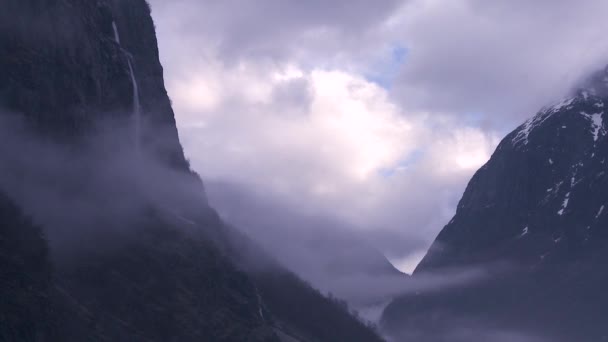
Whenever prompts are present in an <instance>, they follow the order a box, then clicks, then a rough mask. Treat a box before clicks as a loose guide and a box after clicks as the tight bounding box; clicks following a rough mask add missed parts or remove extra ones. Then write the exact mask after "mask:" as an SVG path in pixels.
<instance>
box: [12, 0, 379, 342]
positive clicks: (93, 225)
mask: <svg viewBox="0 0 608 342" xmlns="http://www.w3.org/2000/svg"><path fill="white" fill-rule="evenodd" d="M2 8H3V10H2V11H0V26H1V29H0V114H1V115H0V131H1V132H0V159H1V160H0V165H1V166H2V167H0V192H1V193H3V194H5V195H2V197H1V198H0V219H1V221H0V247H2V250H1V252H0V263H2V268H1V272H2V274H1V275H2V277H0V298H2V300H0V309H1V310H2V311H1V312H0V340H2V341H252V342H253V341H282V340H288V341H293V340H294V339H295V340H299V341H362V342H363V341H381V339H380V338H379V337H378V335H377V334H376V333H375V332H374V331H373V330H372V329H370V328H368V327H367V326H366V325H365V324H363V323H361V322H360V321H359V320H357V319H356V318H355V317H353V316H352V315H351V314H350V312H349V310H348V308H347V307H345V306H344V305H343V303H341V302H339V301H336V300H332V299H328V298H325V297H324V296H323V295H321V293H319V292H318V291H317V290H315V289H313V288H312V287H311V286H309V285H308V284H306V283H305V282H303V281H301V280H300V279H299V278H297V277H296V276H294V275H293V274H292V273H291V272H290V271H288V270H287V269H285V268H284V267H283V266H282V265H281V263H280V262H279V261H275V260H274V259H272V258H271V257H268V256H267V255H266V253H265V252H264V251H263V250H262V249H261V248H259V247H257V245H256V244H254V243H253V242H252V241H250V240H249V239H248V238H246V237H245V236H243V235H242V234H241V233H240V232H239V231H237V230H235V229H232V228H231V227H229V226H227V225H226V224H224V222H223V221H222V220H221V218H220V217H219V216H218V215H217V213H216V212H215V210H214V209H213V208H211V207H210V206H209V204H208V202H207V199H206V196H205V191H204V188H203V184H202V181H201V180H200V178H199V177H198V175H196V174H195V173H194V172H192V171H191V170H190V167H189V165H188V162H187V160H186V158H185V156H184V153H183V150H182V147H181V144H180V141H179V137H178V132H177V128H176V125H175V118H174V113H173V111H172V109H171V102H170V100H169V97H168V95H167V92H166V90H165V87H164V81H163V70H162V66H161V64H160V62H159V58H158V49H157V42H156V35H155V30H154V23H153V21H152V18H151V16H150V7H149V5H148V4H147V2H146V1H145V0H128V1H127V0H3V1H2Z"/></svg>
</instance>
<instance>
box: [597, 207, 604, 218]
mask: <svg viewBox="0 0 608 342" xmlns="http://www.w3.org/2000/svg"><path fill="white" fill-rule="evenodd" d="M603 213H604V206H603V205H602V206H601V207H600V210H599V211H598V212H597V215H595V219H598V218H600V216H602V214H603Z"/></svg>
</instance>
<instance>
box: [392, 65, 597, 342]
mask: <svg viewBox="0 0 608 342" xmlns="http://www.w3.org/2000/svg"><path fill="white" fill-rule="evenodd" d="M607 70H608V69H607ZM607 105H608V71H602V72H597V73H595V74H594V75H593V76H591V77H590V78H589V80H588V81H587V82H585V85H584V86H583V87H581V88H580V89H578V90H577V91H576V92H575V93H574V95H573V96H572V97H571V98H568V99H565V100H563V101H561V102H559V103H557V104H555V105H553V106H550V107H546V108H543V109H542V110H541V111H540V112H539V113H538V114H536V115H535V116H534V117H533V118H531V119H530V120H528V121H526V122H525V123H524V124H523V125H521V126H520V127H518V128H517V129H516V130H515V131H513V132H512V133H510V134H509V135H508V136H507V137H506V138H505V139H504V140H503V141H502V142H501V143H500V144H499V146H498V148H497V149H496V151H495V152H494V154H493V155H492V157H491V159H490V160H489V162H488V163H487V164H486V165H484V166H483V167H482V168H481V169H480V170H479V171H478V172H477V173H476V174H475V175H474V177H473V178H472V180H471V181H470V183H469V185H468V187H467V189H466V191H465V193H464V195H463V197H462V199H461V201H460V203H459V204H458V208H457V212H456V215H455V216H454V218H453V219H452V220H451V221H450V222H449V223H448V225H447V226H445V228H444V229H443V230H442V231H441V233H440V234H439V236H438V237H437V239H436V241H435V242H434V243H433V245H432V247H431V248H430V250H429V252H428V253H427V255H426V256H425V257H424V259H423V260H422V262H421V263H420V265H419V266H418V268H417V269H416V271H415V272H414V278H415V277H416V276H423V275H424V274H435V275H439V276H441V275H447V274H448V273H449V272H450V271H451V272H454V271H456V272H464V271H466V270H477V271H478V272H477V273H479V274H481V276H479V277H476V278H475V279H471V280H470V281H468V282H467V283H466V284H461V285H460V286H453V287H450V288H444V289H441V290H437V291H433V292H431V291H426V292H420V293H417V294H413V295H408V296H402V297H400V298H398V299H396V300H394V301H393V303H391V305H390V306H389V307H388V308H387V309H386V310H385V312H384V315H383V326H384V328H385V329H387V330H388V331H390V332H391V334H392V335H393V336H394V337H395V338H396V339H397V340H404V341H405V340H414V341H415V340H420V338H422V339H423V340H425V341H471V340H489V341H493V340H495V341H603V340H606V339H607V338H608V328H607V327H606V325H605V324H604V322H606V319H608V299H607V297H606V295H605V289H606V287H607V286H608V271H606V267H605V266H604V265H605V261H606V260H608V231H607V230H606V229H607V228H608V212H606V209H608V208H607V207H606V206H608V175H607V174H606V171H607V164H606V160H607V159H608V138H607V128H608V125H606V121H607V120H608V116H607V115H606V114H605V106H607ZM417 338H418V339H417Z"/></svg>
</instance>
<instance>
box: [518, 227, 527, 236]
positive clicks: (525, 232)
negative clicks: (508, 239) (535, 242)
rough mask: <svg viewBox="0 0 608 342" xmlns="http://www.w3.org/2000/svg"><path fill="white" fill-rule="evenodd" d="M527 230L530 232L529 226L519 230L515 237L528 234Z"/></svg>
mask: <svg viewBox="0 0 608 342" xmlns="http://www.w3.org/2000/svg"><path fill="white" fill-rule="evenodd" d="M529 232H530V228H529V227H526V228H524V229H523V230H522V231H521V234H520V235H519V236H518V237H517V238H522V237H524V236H526V235H528V233H529Z"/></svg>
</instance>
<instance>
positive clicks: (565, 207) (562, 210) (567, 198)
mask: <svg viewBox="0 0 608 342" xmlns="http://www.w3.org/2000/svg"><path fill="white" fill-rule="evenodd" d="M568 203H570V193H567V194H566V197H565V198H564V201H563V202H562V208H561V209H560V210H559V211H558V212H557V214H558V215H559V216H562V215H564V211H565V210H566V209H567V208H568Z"/></svg>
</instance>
